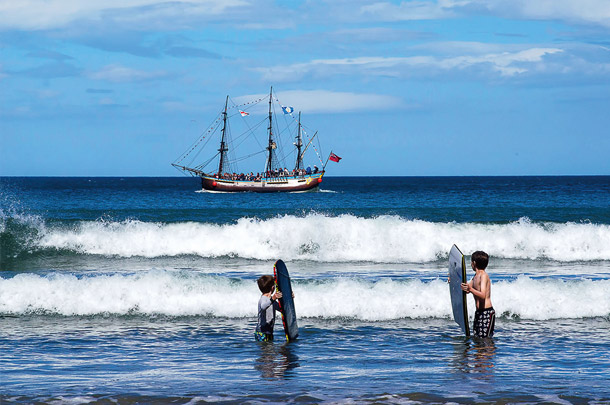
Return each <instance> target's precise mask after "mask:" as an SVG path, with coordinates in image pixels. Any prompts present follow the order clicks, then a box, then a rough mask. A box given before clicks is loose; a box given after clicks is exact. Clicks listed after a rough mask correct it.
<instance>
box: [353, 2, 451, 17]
mask: <svg viewBox="0 0 610 405" xmlns="http://www.w3.org/2000/svg"><path fill="white" fill-rule="evenodd" d="M461 3H463V2H456V1H451V0H439V1H438V2H433V1H403V2H401V3H400V4H393V3H389V2H377V3H373V4H366V5H364V6H362V7H361V8H360V13H361V14H362V15H363V16H365V17H369V18H373V19H376V20H383V21H407V20H436V19H444V18H453V17H456V16H457V14H456V13H455V12H454V11H453V10H452V9H453V7H455V6H456V4H461Z"/></svg>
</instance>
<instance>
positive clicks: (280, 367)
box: [254, 342, 299, 379]
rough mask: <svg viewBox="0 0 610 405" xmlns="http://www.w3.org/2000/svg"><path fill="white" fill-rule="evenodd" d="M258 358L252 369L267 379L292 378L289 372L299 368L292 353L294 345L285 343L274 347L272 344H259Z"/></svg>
mask: <svg viewBox="0 0 610 405" xmlns="http://www.w3.org/2000/svg"><path fill="white" fill-rule="evenodd" d="M259 347H260V351H261V353H260V356H259V357H258V358H257V359H256V363H255V365H254V368H255V369H256V370H258V371H259V372H260V373H261V377H263V378H267V379H283V378H291V377H293V373H292V371H291V370H293V369H295V368H297V367H299V357H298V356H297V355H296V354H295V353H294V345H291V344H289V343H285V344H283V345H276V344H273V342H259Z"/></svg>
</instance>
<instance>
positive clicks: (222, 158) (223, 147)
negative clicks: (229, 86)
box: [218, 96, 229, 177]
mask: <svg viewBox="0 0 610 405" xmlns="http://www.w3.org/2000/svg"><path fill="white" fill-rule="evenodd" d="M228 104H229V96H227V100H226V101H225V110H224V111H223V113H222V115H223V117H222V119H223V126H222V137H221V138H220V149H218V152H220V163H219V164H218V177H222V173H223V169H224V167H223V166H224V163H225V159H226V158H227V151H228V150H229V148H227V146H226V144H225V136H226V133H227V105H228Z"/></svg>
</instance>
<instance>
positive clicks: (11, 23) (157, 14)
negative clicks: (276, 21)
mask: <svg viewBox="0 0 610 405" xmlns="http://www.w3.org/2000/svg"><path fill="white" fill-rule="evenodd" d="M245 4H247V3H246V2H245V1H243V0H177V1H172V2H168V1H165V0H83V1H74V0H19V1H14V0H0V29H20V30H44V29H53V28H61V27H64V26H66V25H68V24H70V23H73V22H75V21H79V20H86V21H91V20H93V21H96V20H100V19H101V18H102V17H103V15H104V14H105V13H116V14H118V15H115V17H117V19H119V20H123V22H126V21H129V20H134V21H135V20H138V19H142V18H148V19H151V20H152V19H163V18H168V19H172V18H176V17H177V16H184V14H188V15H191V16H193V15H218V14H221V13H223V12H225V11H226V10H227V9H229V8H232V7H237V6H242V5H245ZM143 8H148V10H147V12H144V11H143ZM136 11H137V12H136Z"/></svg>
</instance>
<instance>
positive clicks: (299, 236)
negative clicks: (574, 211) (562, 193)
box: [0, 214, 610, 263]
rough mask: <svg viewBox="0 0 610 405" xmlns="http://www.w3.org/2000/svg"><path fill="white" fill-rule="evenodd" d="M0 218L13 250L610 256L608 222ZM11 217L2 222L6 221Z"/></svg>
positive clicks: (367, 258) (402, 258)
mask: <svg viewBox="0 0 610 405" xmlns="http://www.w3.org/2000/svg"><path fill="white" fill-rule="evenodd" d="M3 221H4V222H3V223H2V224H1V225H0V229H1V230H2V237H3V238H8V239H10V241H7V242H6V243H5V245H6V246H12V248H11V249H13V250H15V251H16V253H19V252H22V251H36V250H48V249H53V250H62V251H68V252H72V253H74V254H87V255H104V256H117V257H134V256H141V257H149V258H152V257H162V256H178V255H196V256H200V257H206V258H216V257H239V258H245V259H255V260H274V259H277V258H282V259H284V260H310V261H318V262H331V263H333V262H377V263H403V262H408V263H415V262H416V263H419V262H434V261H436V260H441V259H445V258H446V257H447V254H448V251H449V249H450V247H451V246H452V244H454V243H455V244H457V245H458V246H459V247H460V248H461V249H462V251H463V252H465V253H470V252H472V251H474V250H477V249H482V250H485V251H487V252H488V253H490V254H491V255H492V256H494V257H498V258H508V259H532V260H536V259H545V260H553V261H559V262H570V261H597V260H610V225H599V224H592V223H572V222H569V223H561V224H558V223H534V222H531V221H529V220H528V219H526V218H525V219H521V220H519V221H516V222H512V223H508V224H478V223H435V222H427V221H422V220H411V219H405V218H402V217H399V216H389V215H388V216H379V217H374V218H363V217H357V216H354V215H339V216H328V215H322V214H309V215H306V216H294V215H284V216H278V217H275V218H271V219H266V220H260V219H256V218H241V219H240V220H238V221H237V222H236V223H232V224H223V225H219V224H214V223H201V222H179V223H160V222H142V221H139V220H126V221H120V222H116V221H104V220H99V221H80V222H77V223H75V224H70V225H66V224H45V222H44V221H43V220H41V219H40V218H38V217H35V216H23V217H18V216H13V217H11V218H9V219H6V218H5V219H4V220H3ZM7 221H9V222H11V225H10V226H7V224H6V222H7Z"/></svg>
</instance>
